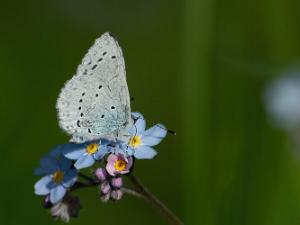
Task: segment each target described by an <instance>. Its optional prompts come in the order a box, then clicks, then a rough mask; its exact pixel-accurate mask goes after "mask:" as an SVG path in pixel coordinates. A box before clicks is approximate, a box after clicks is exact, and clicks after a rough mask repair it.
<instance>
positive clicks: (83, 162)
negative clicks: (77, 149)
mask: <svg viewBox="0 0 300 225" xmlns="http://www.w3.org/2000/svg"><path fill="white" fill-rule="evenodd" d="M94 162H95V159H94V157H93V156H92V155H90V154H84V155H82V156H81V157H80V158H79V159H78V160H77V161H76V163H75V164H74V166H75V167H76V169H78V170H79V169H82V168H86V167H89V166H91V165H93V164H94Z"/></svg>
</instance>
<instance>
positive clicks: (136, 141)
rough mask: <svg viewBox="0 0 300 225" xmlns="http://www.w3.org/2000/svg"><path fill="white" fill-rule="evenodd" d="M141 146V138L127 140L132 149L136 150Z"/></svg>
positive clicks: (135, 137) (134, 137)
mask: <svg viewBox="0 0 300 225" xmlns="http://www.w3.org/2000/svg"><path fill="white" fill-rule="evenodd" d="M140 145H141V137H140V136H133V137H132V138H130V140H129V146H130V147H133V148H137V147H139V146H140Z"/></svg>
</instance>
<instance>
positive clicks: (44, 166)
mask: <svg viewBox="0 0 300 225" xmlns="http://www.w3.org/2000/svg"><path fill="white" fill-rule="evenodd" d="M40 164H41V170H40V171H43V173H44V174H52V173H54V172H55V171H56V170H57V169H58V168H59V167H58V161H57V159H56V158H53V157H51V156H45V157H43V158H42V159H41V160H40Z"/></svg>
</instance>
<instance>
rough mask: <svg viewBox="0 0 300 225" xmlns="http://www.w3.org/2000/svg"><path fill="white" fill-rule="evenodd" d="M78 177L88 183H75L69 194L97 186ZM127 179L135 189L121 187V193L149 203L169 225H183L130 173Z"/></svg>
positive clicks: (91, 180) (90, 178)
mask: <svg viewBox="0 0 300 225" xmlns="http://www.w3.org/2000/svg"><path fill="white" fill-rule="evenodd" d="M78 175H79V176H80V177H82V178H83V179H85V180H86V181H88V183H83V182H80V181H77V182H76V183H75V185H74V186H73V187H72V188H71V190H70V192H72V191H75V190H77V189H82V188H88V187H95V186H98V185H99V182H98V181H96V180H95V179H93V178H92V177H89V176H87V175H85V174H82V173H80V174H78ZM128 177H129V179H130V181H131V183H132V184H133V186H134V187H135V189H130V188H125V187H122V191H123V192H124V193H126V194H129V195H132V196H134V197H138V198H142V199H144V200H146V201H148V202H149V203H151V204H152V205H153V206H154V207H155V209H157V210H158V212H159V213H160V214H161V215H162V216H164V217H165V218H166V219H167V220H168V221H169V223H170V224H172V225H184V224H183V222H182V221H181V220H180V219H179V218H178V217H177V216H176V215H175V214H174V213H173V212H172V211H171V210H170V209H169V208H168V207H167V206H166V205H165V204H164V203H162V202H161V201H160V200H159V199H158V198H157V197H156V196H155V195H153V194H152V193H151V192H150V191H149V190H148V189H147V188H146V187H145V186H144V185H143V184H142V183H141V181H140V180H139V179H138V178H137V177H135V176H134V175H133V174H132V173H131V174H130V175H129V176H128Z"/></svg>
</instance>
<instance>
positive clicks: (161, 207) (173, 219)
mask: <svg viewBox="0 0 300 225" xmlns="http://www.w3.org/2000/svg"><path fill="white" fill-rule="evenodd" d="M129 179H130V181H131V183H132V184H133V185H134V186H135V188H136V190H137V191H138V192H139V193H141V194H142V196H144V198H145V199H146V200H147V201H148V202H150V203H151V204H152V205H153V206H154V207H155V208H156V209H157V210H158V211H159V212H160V213H161V215H163V216H164V217H165V218H166V219H167V220H168V221H169V223H170V224H172V225H184V224H183V222H182V221H181V220H180V219H179V218H178V217H177V216H176V215H175V214H174V213H173V212H172V211H171V210H170V209H169V208H168V207H167V206H166V205H165V204H164V203H162V202H161V201H160V200H159V199H158V198H157V197H156V196H155V195H153V194H152V193H151V192H150V191H149V190H148V189H147V188H146V187H145V186H144V185H143V184H142V183H141V182H140V180H139V179H138V178H137V177H135V176H134V175H133V174H130V175H129Z"/></svg>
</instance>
